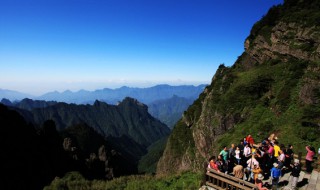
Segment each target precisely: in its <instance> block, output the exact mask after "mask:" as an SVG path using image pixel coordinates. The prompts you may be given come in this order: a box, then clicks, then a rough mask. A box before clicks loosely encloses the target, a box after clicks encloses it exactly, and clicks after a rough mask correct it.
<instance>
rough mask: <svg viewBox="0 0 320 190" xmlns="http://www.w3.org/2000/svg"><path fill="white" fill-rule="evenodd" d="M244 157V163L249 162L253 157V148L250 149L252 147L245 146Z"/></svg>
mask: <svg viewBox="0 0 320 190" xmlns="http://www.w3.org/2000/svg"><path fill="white" fill-rule="evenodd" d="M243 156H244V159H245V160H244V161H247V160H248V159H249V158H250V156H251V148H250V146H249V145H248V144H246V145H245V146H244V149H243Z"/></svg>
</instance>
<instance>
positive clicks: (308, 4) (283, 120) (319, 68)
mask: <svg viewBox="0 0 320 190" xmlns="http://www.w3.org/2000/svg"><path fill="white" fill-rule="evenodd" d="M319 10H320V1H310V0H286V1H285V2H284V4H283V5H278V6H275V7H272V8H271V9H270V10H269V12H268V14H267V15H265V16H264V17H263V18H262V19H261V20H260V21H259V22H257V23H256V24H255V25H254V26H253V28H252V30H251V32H250V35H249V36H248V38H247V39H246V40H245V44H244V46H245V51H244V53H243V54H242V55H241V56H239V58H238V60H237V61H236V62H235V64H234V65H233V66H231V67H225V66H224V65H220V66H219V68H218V70H217V71H216V73H215V75H214V77H213V79H212V82H211V84H210V85H209V86H208V87H207V88H206V89H205V90H204V91H203V93H202V94H201V95H200V96H199V99H198V100H196V101H195V102H194V104H193V105H192V106H190V107H189V109H188V110H187V111H186V112H185V113H184V115H183V117H182V118H181V120H180V121H179V122H178V123H177V124H176V125H175V127H174V129H173V131H172V134H171V135H170V137H169V139H168V142H167V146H166V149H165V151H164V154H163V156H162V158H161V159H160V161H159V163H158V167H157V173H158V174H168V173H175V172H179V171H183V170H200V169H201V167H202V165H203V164H202V163H203V162H204V161H205V160H207V158H209V157H210V156H211V155H216V154H217V153H218V151H219V150H220V149H221V148H222V146H230V144H231V143H236V144H238V142H239V141H240V140H241V139H242V138H243V136H245V135H248V134H251V135H253V136H254V137H255V138H256V140H262V139H263V138H265V137H267V136H268V134H269V133H276V134H277V135H278V137H279V139H280V140H281V142H282V143H284V144H287V143H291V144H294V146H295V147H296V148H297V149H298V148H301V147H302V146H303V145H305V144H312V145H313V146H316V147H319V146H320V138H319V136H320V132H319V131H320V117H319V114H320V104H319V103H320V98H319V97H320V77H319V76H320V45H319V44H320V32H319V31H320V27H319V26H320V12H319Z"/></svg>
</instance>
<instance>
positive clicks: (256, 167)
mask: <svg viewBox="0 0 320 190" xmlns="http://www.w3.org/2000/svg"><path fill="white" fill-rule="evenodd" d="M262 172H263V171H262V169H261V168H260V167H259V165H254V167H253V170H252V174H253V181H254V182H256V180H257V178H258V175H259V174H261V173H262Z"/></svg>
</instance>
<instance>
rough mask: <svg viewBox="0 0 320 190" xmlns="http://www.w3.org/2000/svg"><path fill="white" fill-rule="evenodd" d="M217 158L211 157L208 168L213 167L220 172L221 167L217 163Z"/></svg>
mask: <svg viewBox="0 0 320 190" xmlns="http://www.w3.org/2000/svg"><path fill="white" fill-rule="evenodd" d="M215 159H216V157H215V156H212V157H211V158H210V159H209V164H208V168H210V169H213V170H216V171H217V172H220V170H219V168H218V165H217V164H216V161H215Z"/></svg>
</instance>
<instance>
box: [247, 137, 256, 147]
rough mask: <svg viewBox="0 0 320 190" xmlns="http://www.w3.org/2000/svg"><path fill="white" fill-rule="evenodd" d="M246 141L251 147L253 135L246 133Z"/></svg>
mask: <svg viewBox="0 0 320 190" xmlns="http://www.w3.org/2000/svg"><path fill="white" fill-rule="evenodd" d="M246 141H247V143H248V144H249V145H250V146H251V147H253V144H254V139H253V137H252V136H251V135H248V136H247V137H246Z"/></svg>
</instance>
